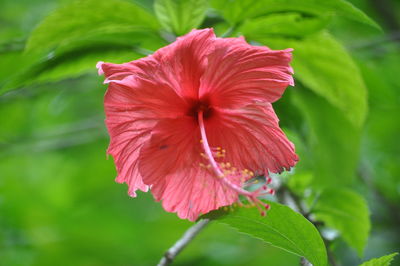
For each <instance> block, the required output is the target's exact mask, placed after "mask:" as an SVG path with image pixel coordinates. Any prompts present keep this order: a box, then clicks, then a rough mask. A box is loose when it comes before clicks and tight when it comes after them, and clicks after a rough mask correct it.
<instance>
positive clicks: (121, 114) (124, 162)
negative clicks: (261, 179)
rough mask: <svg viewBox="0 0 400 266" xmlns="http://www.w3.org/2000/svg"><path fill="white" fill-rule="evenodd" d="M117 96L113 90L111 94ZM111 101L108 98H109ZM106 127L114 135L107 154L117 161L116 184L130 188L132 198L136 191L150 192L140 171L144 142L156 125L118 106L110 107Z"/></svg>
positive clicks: (110, 90)
mask: <svg viewBox="0 0 400 266" xmlns="http://www.w3.org/2000/svg"><path fill="white" fill-rule="evenodd" d="M110 94H111V95H112V94H113V88H112V87H110V88H109V90H108V92H107V95H110ZM106 99H107V97H106ZM106 116H107V119H106V125H107V128H108V132H109V134H110V138H111V139H110V145H109V147H108V150H107V153H108V154H111V155H112V156H113V158H114V161H115V165H116V168H117V173H118V175H117V178H116V181H117V182H119V183H124V182H125V183H126V184H128V186H129V192H128V193H129V195H131V196H132V197H135V196H136V193H135V191H136V190H137V189H140V190H142V191H147V190H148V186H147V185H145V184H144V183H143V181H142V176H141V175H140V173H139V171H138V157H139V151H140V148H141V147H142V146H143V143H144V142H145V141H146V140H148V139H149V138H150V132H151V130H152V128H153V127H154V124H155V122H154V121H151V120H147V119H142V118H140V117H139V116H138V115H137V114H136V113H135V112H132V111H128V110H121V109H120V108H119V107H118V106H112V105H108V106H106Z"/></svg>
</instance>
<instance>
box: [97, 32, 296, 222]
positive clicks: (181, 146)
mask: <svg viewBox="0 0 400 266" xmlns="http://www.w3.org/2000/svg"><path fill="white" fill-rule="evenodd" d="M291 51H292V50H291V49H286V50H278V51H274V50H271V49H269V48H267V47H260V46H251V45H249V44H248V43H247V42H246V41H245V40H244V39H243V38H217V37H216V36H215V34H214V32H213V30H212V29H203V30H193V31H192V32H190V33H189V34H187V35H185V36H182V37H179V38H177V40H176V41H175V42H174V43H172V44H170V45H168V46H166V47H163V48H161V49H159V50H158V51H156V52H155V53H154V54H152V55H149V56H147V57H145V58H141V59H139V60H135V61H132V62H129V63H125V64H111V63H104V62H99V63H98V69H99V74H104V75H105V77H106V79H105V83H107V84H108V90H107V92H106V95H105V99H104V106H105V114H106V125H107V128H108V132H109V134H110V138H111V140H110V146H109V148H108V153H109V154H111V155H112V156H113V158H114V161H115V164H116V168H117V172H118V176H117V178H116V181H117V182H120V183H122V182H125V183H127V184H128V186H129V194H130V195H131V196H132V197H135V196H136V192H135V191H136V190H138V189H139V190H142V191H148V189H149V188H150V190H151V193H152V194H153V196H154V198H155V199H156V200H157V201H162V205H163V207H164V209H165V210H166V211H168V212H176V213H177V214H178V216H179V217H180V218H183V219H189V220H191V221H194V220H196V219H197V218H198V216H199V215H200V214H204V213H207V212H209V211H211V210H214V209H218V208H219V207H221V206H227V205H231V204H232V203H234V202H236V201H238V199H239V195H243V196H244V197H246V198H247V199H248V200H249V201H250V202H252V203H255V204H256V205H257V206H258V207H259V208H261V207H265V208H267V209H268V205H266V204H264V203H262V202H261V201H260V200H258V199H257V197H259V196H260V195H263V194H265V193H273V190H272V189H269V188H267V187H266V186H265V185H264V186H262V187H261V188H260V189H258V190H256V191H253V192H249V191H247V190H245V189H243V186H244V184H245V182H246V181H248V180H249V179H251V178H252V177H253V176H254V172H256V173H258V174H264V175H265V176H266V177H267V181H269V178H268V175H269V173H278V172H281V171H283V170H285V169H289V168H291V167H293V166H294V165H295V163H296V162H297V160H298V157H297V155H296V154H295V152H294V146H293V144H292V143H291V142H290V141H289V140H288V139H287V137H286V136H285V134H284V133H283V132H282V130H281V129H280V128H279V125H278V118H277V116H276V115H275V112H274V110H273V108H272V105H271V103H272V102H274V101H276V100H278V99H279V98H280V97H281V96H282V94H283V92H284V90H285V88H286V87H287V86H288V85H293V78H292V69H291V67H290V66H289V62H290V60H291ZM267 183H268V182H267ZM262 213H264V212H263V211H262Z"/></svg>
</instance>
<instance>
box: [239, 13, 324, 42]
mask: <svg viewBox="0 0 400 266" xmlns="http://www.w3.org/2000/svg"><path fill="white" fill-rule="evenodd" d="M329 20H330V16H325V17H316V16H303V15H302V14H300V13H293V12H289V13H284V14H271V15H268V16H265V17H260V18H254V19H249V20H246V21H245V22H244V23H243V25H242V26H240V27H239V29H238V31H239V32H240V33H241V34H243V35H245V36H246V37H247V38H249V39H259V38H265V37H266V36H272V37H273V36H278V37H282V36H283V37H302V36H305V35H309V34H311V33H315V32H317V31H320V30H322V29H323V28H325V27H326V25H327V24H328V22H329Z"/></svg>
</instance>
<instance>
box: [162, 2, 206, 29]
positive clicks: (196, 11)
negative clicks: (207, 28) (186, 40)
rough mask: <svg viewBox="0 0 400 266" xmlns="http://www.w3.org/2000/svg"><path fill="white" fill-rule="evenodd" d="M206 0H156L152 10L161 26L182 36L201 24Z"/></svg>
mask: <svg viewBox="0 0 400 266" xmlns="http://www.w3.org/2000/svg"><path fill="white" fill-rule="evenodd" d="M207 7H208V0H156V1H155V2H154V10H155V13H156V15H157V18H158V20H159V22H160V23H161V25H162V26H163V27H164V28H165V29H166V30H168V31H169V32H173V33H175V34H177V35H183V34H185V33H187V32H189V31H190V30H191V29H193V28H197V27H198V26H200V24H201V23H202V22H203V19H204V17H205V14H206V10H207Z"/></svg>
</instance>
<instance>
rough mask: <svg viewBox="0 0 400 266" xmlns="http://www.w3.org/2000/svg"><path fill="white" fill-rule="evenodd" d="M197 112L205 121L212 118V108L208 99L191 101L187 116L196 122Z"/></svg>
mask: <svg viewBox="0 0 400 266" xmlns="http://www.w3.org/2000/svg"><path fill="white" fill-rule="evenodd" d="M199 112H201V113H202V114H203V118H204V119H205V120H206V119H208V118H210V117H211V116H212V114H213V108H212V106H211V103H210V100H209V98H208V97H203V98H202V99H199V100H192V101H191V104H190V107H189V110H188V112H187V115H189V116H192V117H194V118H195V119H196V120H197V119H198V113H199Z"/></svg>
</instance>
